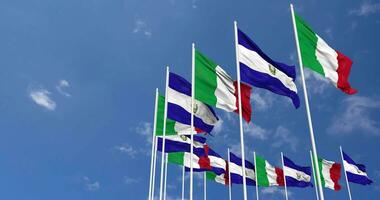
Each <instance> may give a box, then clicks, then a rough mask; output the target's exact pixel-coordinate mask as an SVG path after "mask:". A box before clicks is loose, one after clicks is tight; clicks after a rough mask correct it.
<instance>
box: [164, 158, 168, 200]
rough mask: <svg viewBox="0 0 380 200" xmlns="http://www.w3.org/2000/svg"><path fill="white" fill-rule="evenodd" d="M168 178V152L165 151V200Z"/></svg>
mask: <svg viewBox="0 0 380 200" xmlns="http://www.w3.org/2000/svg"><path fill="white" fill-rule="evenodd" d="M167 180H168V153H165V179H164V200H166V185H167Z"/></svg>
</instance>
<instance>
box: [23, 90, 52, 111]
mask: <svg viewBox="0 0 380 200" xmlns="http://www.w3.org/2000/svg"><path fill="white" fill-rule="evenodd" d="M29 97H30V98H31V99H32V100H33V101H34V102H35V103H36V104H37V105H39V106H42V107H44V108H46V109H48V110H50V111H54V110H55V108H56V107H57V104H56V103H55V102H54V101H53V100H52V99H51V98H50V92H49V91H48V90H46V89H43V88H39V89H30V90H29Z"/></svg>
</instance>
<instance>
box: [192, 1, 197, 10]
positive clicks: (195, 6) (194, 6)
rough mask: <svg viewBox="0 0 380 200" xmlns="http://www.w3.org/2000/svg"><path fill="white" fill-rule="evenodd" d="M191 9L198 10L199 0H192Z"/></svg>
mask: <svg viewBox="0 0 380 200" xmlns="http://www.w3.org/2000/svg"><path fill="white" fill-rule="evenodd" d="M191 7H192V8H194V9H196V8H198V6H197V0H192V1H191Z"/></svg>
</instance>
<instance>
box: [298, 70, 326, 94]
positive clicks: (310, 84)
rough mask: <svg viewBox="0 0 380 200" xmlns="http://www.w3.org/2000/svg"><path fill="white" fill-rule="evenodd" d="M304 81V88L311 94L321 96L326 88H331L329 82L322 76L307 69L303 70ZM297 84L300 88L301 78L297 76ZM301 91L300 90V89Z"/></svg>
mask: <svg viewBox="0 0 380 200" xmlns="http://www.w3.org/2000/svg"><path fill="white" fill-rule="evenodd" d="M303 72H304V75H305V79H306V80H307V81H306V87H307V89H308V92H311V93H312V94H323V93H325V90H326V88H327V87H329V86H332V84H330V82H329V81H328V80H327V79H326V78H325V77H323V76H322V75H320V74H318V73H316V72H313V71H311V70H309V69H304V70H303ZM298 82H299V83H300V85H301V86H302V81H301V76H298ZM300 89H302V88H300Z"/></svg>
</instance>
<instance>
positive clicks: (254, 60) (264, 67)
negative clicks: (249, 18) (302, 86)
mask: <svg viewBox="0 0 380 200" xmlns="http://www.w3.org/2000/svg"><path fill="white" fill-rule="evenodd" d="M239 53H240V55H239V62H241V63H243V64H245V65H247V66H248V67H249V68H251V69H252V70H255V71H258V72H260V73H264V74H268V75H269V76H272V77H273V78H275V79H278V80H279V81H281V83H282V84H283V85H284V86H285V87H287V88H288V89H289V90H292V91H293V92H296V93H297V86H296V84H295V83H294V80H293V79H292V78H291V77H289V76H287V75H286V74H285V73H284V72H282V71H280V70H278V69H276V73H275V74H272V72H270V70H269V65H270V64H269V63H268V62H267V61H266V60H264V59H263V58H262V57H261V56H260V55H259V54H257V52H256V51H252V50H250V49H247V48H245V47H244V46H242V45H240V44H239Z"/></svg>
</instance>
